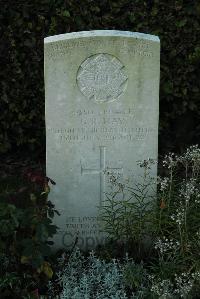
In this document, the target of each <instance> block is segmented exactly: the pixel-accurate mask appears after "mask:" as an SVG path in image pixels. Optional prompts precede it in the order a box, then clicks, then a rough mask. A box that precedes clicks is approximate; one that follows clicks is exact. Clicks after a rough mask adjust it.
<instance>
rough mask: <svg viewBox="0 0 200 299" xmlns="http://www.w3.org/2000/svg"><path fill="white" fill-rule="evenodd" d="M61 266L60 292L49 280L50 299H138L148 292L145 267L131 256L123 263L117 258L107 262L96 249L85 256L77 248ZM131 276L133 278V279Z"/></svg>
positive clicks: (61, 260) (60, 262) (59, 276)
mask: <svg viewBox="0 0 200 299" xmlns="http://www.w3.org/2000/svg"><path fill="white" fill-rule="evenodd" d="M59 268H60V270H59V272H58V273H57V276H58V279H57V284H58V285H59V286H60V291H57V292H55V284H52V283H51V282H50V283H49V297H48V298H60V299H71V298H73V299H75V298H77V299H79V298H85V299H86V298H88V299H92V298H94V299H96V298H97V299H105V298H108V299H109V298H110V299H111V298H112V299H123V298H124V299H125V298H127V299H128V298H137V299H139V298H145V296H146V294H147V292H148V290H147V287H146V286H145V284H146V279H147V276H145V270H144V269H143V267H142V265H141V266H139V265H136V264H135V263H134V261H133V260H132V259H129V258H128V257H126V258H125V260H123V261H121V262H119V261H118V260H116V259H112V260H110V261H109V262H105V260H102V259H100V258H98V257H96V256H95V254H94V252H90V253H89V256H88V257H85V256H84V255H83V254H82V253H81V252H80V251H79V249H78V248H76V249H75V250H74V252H72V254H71V256H70V257H69V258H68V259H66V255H65V254H64V255H63V256H62V258H60V259H59ZM143 274H144V275H143ZM130 276H131V277H132V278H133V277H134V279H132V280H131V282H130V279H129V278H130ZM133 284H134V285H133ZM146 298H148V297H146Z"/></svg>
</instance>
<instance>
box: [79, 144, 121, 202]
mask: <svg viewBox="0 0 200 299" xmlns="http://www.w3.org/2000/svg"><path fill="white" fill-rule="evenodd" d="M99 149H100V167H99V168H98V169H91V168H82V165H81V174H94V175H95V174H97V175H99V178H100V206H102V203H103V201H104V199H105V185H106V171H109V170H111V171H116V172H119V173H122V171H123V168H122V167H119V168H110V167H106V147H105V146H100V147H99Z"/></svg>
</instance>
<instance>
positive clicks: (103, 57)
mask: <svg viewBox="0 0 200 299" xmlns="http://www.w3.org/2000/svg"><path fill="white" fill-rule="evenodd" d="M127 79H128V77H127V75H126V74H125V73H124V66H123V64H122V63H121V62H120V61H119V60H118V59H117V58H116V57H114V56H112V55H110V54H97V55H93V56H90V57H89V58H87V59H86V60H85V61H84V62H83V63H82V64H81V65H80V67H79V70H78V73H77V84H78V86H79V88H80V90H81V92H82V93H83V94H84V95H85V96H86V97H87V98H88V99H91V100H94V101H96V102H99V103H102V102H110V101H113V100H116V99H117V98H118V97H119V96H120V95H121V94H122V93H123V92H124V90H125V88H126V83H127Z"/></svg>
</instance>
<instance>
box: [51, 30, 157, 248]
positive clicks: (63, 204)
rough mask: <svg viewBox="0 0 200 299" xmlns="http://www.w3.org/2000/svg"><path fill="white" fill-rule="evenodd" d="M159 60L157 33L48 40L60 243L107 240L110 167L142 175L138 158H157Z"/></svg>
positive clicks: (89, 245)
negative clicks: (102, 221) (103, 226)
mask: <svg viewBox="0 0 200 299" xmlns="http://www.w3.org/2000/svg"><path fill="white" fill-rule="evenodd" d="M159 60H160V43H159V38H158V37H156V36H153V35H148V34H142V33H133V32H126V31H125V32H124V31H113V30H106V31H104V30H97V31H87V32H75V33H68V34H61V35H56V36H50V37H47V38H45V98H46V153H47V162H46V163H47V166H46V170H47V176H48V177H50V178H51V179H53V180H54V181H55V182H56V185H55V186H52V189H51V192H50V199H51V200H52V201H53V202H54V203H55V207H56V208H57V209H58V210H59V211H60V213H61V216H59V217H56V219H55V221H56V224H57V225H58V226H59V228H60V231H59V234H57V236H56V239H55V241H56V246H57V247H58V248H59V247H66V248H68V249H70V248H71V247H72V246H73V244H74V242H75V239H76V237H77V236H78V245H79V246H80V247H81V248H85V249H89V248H94V247H95V246H96V245H97V244H98V243H101V242H102V237H103V236H102V234H101V233H100V231H99V224H98V206H101V205H102V204H103V201H104V198H105V193H106V191H107V178H106V172H107V171H111V172H113V173H117V174H120V175H121V176H123V177H131V176H133V175H134V176H137V175H139V170H138V166H137V161H138V160H144V159H147V158H148V157H150V158H155V159H156V158H157V146H158V116H159V72H160V66H159ZM152 171H153V174H154V175H155V174H156V167H155V168H154V169H153V170H152Z"/></svg>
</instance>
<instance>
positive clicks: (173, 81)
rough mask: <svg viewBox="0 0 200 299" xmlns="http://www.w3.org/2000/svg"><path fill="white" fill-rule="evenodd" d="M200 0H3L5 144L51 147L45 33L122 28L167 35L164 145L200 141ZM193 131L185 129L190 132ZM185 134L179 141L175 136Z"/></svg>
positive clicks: (1, 139)
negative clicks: (47, 126)
mask: <svg viewBox="0 0 200 299" xmlns="http://www.w3.org/2000/svg"><path fill="white" fill-rule="evenodd" d="M199 12H200V5H199V2H198V1H186V2H184V1H181V0H178V1H175V2H174V1H173V2H171V3H167V2H166V1H164V0H162V1H147V0H146V1H140V0H136V1H129V0H111V1H110V0H109V1H108V0H104V1H98V3H97V1H91V0H86V1H83V2H82V3H81V5H80V1H79V0H70V1H49V0H43V1H40V2H38V1H34V2H33V1H26V2H25V3H24V2H22V1H18V2H17V3H15V5H13V3H12V1H8V2H6V1H3V4H2V5H1V13H0V22H1V25H2V26H1V28H0V33H1V41H2V42H1V46H0V63H1V65H2V66H3V67H1V69H0V78H1V80H0V97H1V109H2V111H3V113H1V114H0V128H1V129H0V151H1V152H8V151H9V150H14V149H16V148H21V149H24V148H26V149H27V148H28V149H31V150H32V152H33V153H34V152H37V153H38V151H39V149H41V145H42V144H43V148H42V150H43V151H44V145H45V140H44V135H45V133H44V132H45V126H44V88H43V86H44V78H43V39H44V37H46V36H49V35H54V34H60V33H66V32H72V31H81V30H91V29H118V30H129V31H137V32H144V33H149V34H155V35H158V36H159V37H160V39H161V45H162V48H161V85H160V138H159V140H160V149H161V150H162V152H167V151H168V148H170V149H171V148H173V147H177V148H181V149H182V148H184V147H186V144H192V143H195V142H196V139H197V138H198V137H199V136H200V126H199V117H200V114H199V111H200V109H199V93H200V89H199V75H198V72H199V68H200V65H199V63H200V45H199V34H200V32H199V28H200V26H199V22H200V21H199ZM186 131H187V132H189V134H185V132H186ZM175 139H176V140H177V143H176V145H174V140H175Z"/></svg>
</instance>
